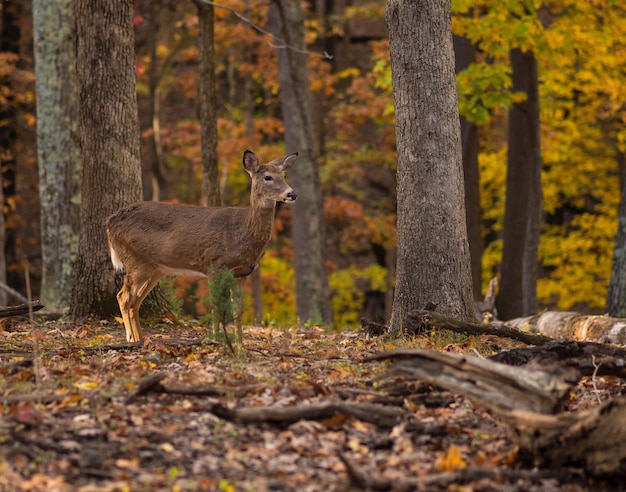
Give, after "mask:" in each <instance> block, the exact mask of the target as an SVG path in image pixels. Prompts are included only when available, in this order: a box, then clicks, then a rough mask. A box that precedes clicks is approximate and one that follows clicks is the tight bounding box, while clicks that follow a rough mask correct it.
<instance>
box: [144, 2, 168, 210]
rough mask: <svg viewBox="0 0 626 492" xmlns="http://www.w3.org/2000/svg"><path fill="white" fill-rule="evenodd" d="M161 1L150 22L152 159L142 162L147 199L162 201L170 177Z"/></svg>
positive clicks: (150, 138) (149, 108)
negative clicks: (160, 45)
mask: <svg viewBox="0 0 626 492" xmlns="http://www.w3.org/2000/svg"><path fill="white" fill-rule="evenodd" d="M162 9H163V6H162V4H161V2H153V3H152V4H151V11H150V16H149V18H148V22H149V25H150V32H149V34H148V43H149V46H150V69H149V74H148V108H147V113H148V114H147V118H146V119H147V121H149V123H150V130H151V131H150V137H149V139H148V158H147V159H146V160H145V161H144V162H142V175H143V182H142V185H143V199H144V200H152V201H155V202H156V201H159V200H162V199H164V198H165V197H166V196H167V189H166V188H167V178H166V176H165V172H164V171H165V162H164V157H163V143H162V141H161V91H160V90H159V84H160V82H161V68H160V66H159V55H158V53H157V48H158V42H159V30H160V27H161V15H162V13H161V10H162Z"/></svg>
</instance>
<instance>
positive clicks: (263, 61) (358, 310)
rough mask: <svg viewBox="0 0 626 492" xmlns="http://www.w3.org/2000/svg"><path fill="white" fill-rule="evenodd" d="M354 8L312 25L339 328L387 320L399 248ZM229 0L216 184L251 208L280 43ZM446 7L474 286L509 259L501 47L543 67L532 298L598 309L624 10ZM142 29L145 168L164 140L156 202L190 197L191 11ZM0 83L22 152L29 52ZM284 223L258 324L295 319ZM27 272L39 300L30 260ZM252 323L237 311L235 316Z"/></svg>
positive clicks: (615, 155)
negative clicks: (461, 58)
mask: <svg viewBox="0 0 626 492" xmlns="http://www.w3.org/2000/svg"><path fill="white" fill-rule="evenodd" d="M355 3H356V4H357V5H355V6H353V7H349V8H346V9H344V10H340V11H338V12H335V13H334V15H333V16H331V17H325V16H323V15H322V14H321V13H320V12H321V11H316V12H312V11H310V10H308V11H307V12H308V18H307V24H306V25H307V42H308V46H309V50H310V56H309V57H308V59H309V63H310V73H311V77H312V79H311V88H312V90H313V92H314V95H315V98H316V111H317V114H316V118H317V126H318V128H319V132H320V140H321V148H322V149H323V154H322V156H321V158H320V162H319V163H318V164H319V165H320V174H321V181H322V185H323V193H324V214H325V218H326V226H327V229H328V231H327V235H328V263H327V265H328V268H329V271H330V278H329V280H330V286H331V290H332V294H333V309H334V319H335V325H336V326H337V327H338V328H345V327H354V326H356V325H358V320H359V318H360V316H361V315H362V314H363V312H364V310H365V309H366V305H369V306H370V307H371V306H375V307H374V308H373V311H371V312H370V313H373V316H374V317H377V318H379V319H382V317H383V315H384V306H382V304H381V303H382V302H383V301H382V299H383V298H384V293H385V292H387V291H388V290H389V288H390V282H392V281H393V271H391V272H389V270H388V268H389V259H388V258H389V254H390V252H391V251H393V249H394V247H395V205H396V204H395V160H396V156H395V136H394V127H393V123H394V108H393V98H392V88H391V76H390V66H389V48H388V43H387V40H386V36H385V33H384V22H385V21H384V4H383V3H382V2H355ZM224 5H225V6H226V7H227V8H216V9H215V19H216V20H215V51H216V78H217V85H218V88H219V89H218V90H219V92H220V94H219V97H218V102H219V108H218V110H219V114H220V118H219V130H218V131H219V143H218V145H219V148H218V150H219V159H220V166H221V171H220V173H221V174H220V188H221V190H220V191H221V196H222V199H223V203H224V204H225V205H236V204H245V203H246V200H247V196H248V192H247V187H248V178H247V175H246V174H245V173H244V172H243V170H242V169H241V164H240V162H241V154H242V152H243V150H245V149H246V148H253V149H254V151H255V152H256V153H257V154H258V155H259V156H261V157H262V158H263V157H264V156H265V157H267V156H271V155H280V154H281V153H283V152H284V151H285V150H286V149H285V148H284V142H283V130H284V129H283V126H282V120H281V114H280V99H279V98H280V93H279V86H278V77H277V66H276V53H275V52H276V48H275V46H276V44H277V42H276V41H275V40H273V39H271V38H270V37H269V36H268V35H267V34H266V33H265V32H264V31H265V29H264V28H263V26H265V25H266V22H267V19H266V15H267V5H266V4H264V3H250V2H245V1H244V0H230V1H228V2H225V3H224ZM233 11H236V12H237V13H239V14H240V15H241V16H243V17H245V18H247V19H250V21H251V24H250V23H246V22H243V21H242V20H241V19H240V18H239V17H238V16H236V15H234V14H233ZM453 11H454V16H453V19H452V26H453V30H454V33H455V34H456V35H458V36H463V37H466V38H467V39H469V40H470V41H471V43H472V44H473V45H474V46H475V47H476V50H477V54H476V60H475V62H474V63H472V64H471V65H470V66H469V67H468V68H467V69H465V70H464V71H462V72H461V73H459V74H458V77H457V82H458V96H459V109H460V112H461V114H462V115H463V116H464V117H465V118H467V119H468V120H470V121H472V122H474V123H476V124H477V125H479V126H480V130H479V135H480V137H479V138H480V152H479V165H480V186H481V190H480V191H481V198H480V204H481V208H482V214H483V215H482V217H483V221H482V231H483V234H482V236H483V243H484V244H483V246H484V256H483V285H485V286H486V284H487V282H488V281H489V280H490V279H491V278H492V277H493V276H494V275H497V274H498V269H499V262H500V258H501V250H502V244H501V229H502V222H503V215H504V196H505V193H504V191H505V190H504V183H505V173H506V145H507V144H506V131H505V126H506V111H507V110H508V108H509V107H510V106H511V105H512V104H513V103H515V102H518V101H520V100H523V98H524V97H525V96H524V94H521V93H515V92H512V91H511V80H510V75H511V68H510V65H509V60H508V52H509V50H510V49H511V48H521V49H522V50H527V49H528V50H532V51H533V52H534V54H535V56H536V58H537V60H538V63H539V77H540V88H541V103H540V104H541V142H542V154H543V155H542V158H543V162H544V168H543V176H542V177H543V193H544V200H543V203H544V226H543V231H542V236H541V243H540V251H539V262H540V265H541V268H542V270H541V275H540V280H539V285H538V295H539V301H540V303H541V304H543V305H544V306H548V307H557V308H559V309H570V308H576V309H582V310H599V309H602V308H603V306H604V302H605V297H606V290H607V286H608V282H609V275H610V268H611V258H612V248H613V239H614V235H615V231H616V228H617V209H618V204H619V198H620V189H621V183H620V179H621V176H622V173H623V166H624V162H626V159H625V157H624V156H625V155H626V124H625V121H626V106H625V104H624V101H625V100H626V82H625V81H626V64H625V63H624V60H625V59H626V44H625V43H626V41H624V40H625V39H626V23H624V22H623V19H624V16H625V14H626V11H625V9H624V6H623V5H622V4H621V3H620V2H616V1H612V0H594V1H588V0H554V1H545V2H542V1H538V0H534V1H531V2H526V1H524V2H522V1H521V0H509V1H507V2H504V3H503V2H501V1H500V0H454V1H453ZM363 22H366V23H368V24H367V25H372V26H382V28H380V29H374V30H372V33H373V34H371V35H370V37H369V38H367V39H365V41H366V44H362V43H361V44H359V45H358V46H357V44H356V41H355V40H354V39H353V38H352V37H351V31H354V29H355V26H358V25H360V23H363ZM134 24H135V30H136V47H137V50H136V53H137V61H136V63H137V69H136V74H137V81H138V85H137V91H138V95H139V114H140V119H141V128H142V134H141V137H142V156H143V160H144V162H145V165H146V168H147V169H148V168H151V167H152V166H153V165H154V162H152V161H153V160H154V159H155V157H154V155H153V154H152V152H151V151H150V142H151V139H152V138H153V137H154V136H155V132H157V133H158V145H159V152H160V157H159V158H160V159H161V161H162V164H163V173H164V176H165V180H166V185H165V186H164V187H163V189H162V190H161V191H162V197H161V199H164V200H168V201H174V202H182V203H199V202H200V194H201V189H200V184H201V164H200V132H199V124H200V123H199V115H198V114H197V87H198V70H197V66H198V50H197V34H198V33H197V30H198V23H197V15H196V9H195V7H194V5H193V3H192V2H188V3H185V2H169V1H163V2H147V1H140V2H137V3H136V17H135V22H134ZM253 26H258V27H260V29H257V28H255V27H253ZM23 36H28V33H24V34H23ZM331 40H334V41H335V46H341V48H342V49H341V50H338V53H336V56H335V58H334V59H333V60H329V59H328V58H325V57H324V56H322V55H323V52H324V50H325V47H326V46H327V43H329V41H331ZM29 74H30V75H29ZM0 78H2V79H3V80H5V81H7V80H10V83H5V84H4V85H2V87H1V91H0V109H3V110H4V111H5V114H6V111H7V110H9V111H15V112H17V114H18V119H19V121H20V122H22V123H23V126H22V129H21V131H20V135H19V138H20V139H21V142H22V143H21V145H22V148H28V147H29V146H28V142H29V139H31V140H30V141H31V143H32V139H33V124H34V116H33V115H34V112H33V97H34V96H33V90H32V59H29V58H28V56H25V57H23V59H21V60H19V63H18V59H17V58H16V55H14V54H9V53H3V54H0ZM151 87H153V88H155V90H154V91H151V90H150V88H151ZM151 98H154V100H151ZM150 106H154V107H155V108H156V115H155V118H156V120H158V125H155V124H154V121H150V120H149V118H148V117H147V114H148V111H147V108H148V107H150ZM31 155H32V154H31ZM28 156H29V152H25V153H24V154H23V156H22V157H21V160H20V161H19V162H18V166H22V167H21V168H20V169H19V173H18V177H17V178H16V179H18V180H21V182H22V183H24V184H22V185H21V187H19V186H18V189H17V192H16V194H15V195H13V196H9V199H8V201H7V202H6V203H5V207H8V208H7V212H8V216H7V224H6V225H7V231H8V234H9V237H13V238H14V239H13V241H14V246H13V247H14V248H17V251H16V252H15V254H14V255H12V256H10V258H9V260H10V261H12V263H11V265H10V267H11V268H12V269H13V270H12V271H15V272H16V278H18V281H19V276H20V275H21V272H23V262H22V259H23V258H25V257H28V258H36V257H37V247H38V243H37V240H36V239H35V238H36V237H37V227H38V225H37V221H36V217H34V214H35V213H36V212H34V210H35V211H36V208H33V207H26V206H25V203H27V202H28V203H30V202H31V201H32V200H34V203H36V197H35V195H34V191H35V190H34V189H33V188H32V187H30V185H27V184H25V183H30V182H33V179H32V176H33V174H34V173H33V170H34V169H35V167H34V165H35V163H34V161H33V159H32V158H29V157H28ZM3 173H4V174H5V177H6V176H8V175H7V174H6V170H3ZM13 184H14V183H7V182H5V184H4V186H5V188H6V187H7V186H10V185H13ZM29 193H30V194H33V197H30V196H29ZM31 198H32V200H31ZM27 208H28V210H27ZM278 213H279V215H278V218H277V221H276V224H277V229H276V234H275V238H274V239H273V240H272V242H271V245H270V249H269V250H268V252H267V254H266V256H265V258H264V259H263V260H262V263H261V267H260V268H261V281H262V286H263V301H264V320H265V323H269V324H272V323H276V324H280V325H291V324H294V323H296V315H295V308H294V305H295V302H294V299H295V288H294V272H293V270H292V261H291V259H292V254H293V252H292V250H291V243H290V212H289V210H287V209H280V210H279V212H278ZM15 238H17V239H15ZM27 238H28V239H27ZM416 240H418V238H417V239H416ZM18 260H19V262H21V263H18ZM31 269H32V270H33V272H32V273H33V276H34V283H35V290H36V285H37V280H38V279H37V269H38V264H37V261H36V260H35V261H34V262H33V264H32V265H31ZM10 271H11V270H10ZM389 274H391V275H389ZM174 285H175V295H176V296H177V297H178V298H179V299H181V300H183V299H184V307H185V308H186V309H187V310H188V311H189V312H191V313H193V314H196V315H202V314H203V313H204V309H205V308H204V307H203V303H202V301H201V299H202V298H204V297H206V294H207V293H206V285H202V284H200V283H190V282H188V281H184V280H178V281H176V283H175V284H174ZM246 288H247V289H248V291H249V289H250V285H247V286H246ZM247 298H248V299H249V296H247ZM251 319H252V306H251V302H249V301H247V302H246V315H245V318H244V322H246V323H249V322H250V321H251Z"/></svg>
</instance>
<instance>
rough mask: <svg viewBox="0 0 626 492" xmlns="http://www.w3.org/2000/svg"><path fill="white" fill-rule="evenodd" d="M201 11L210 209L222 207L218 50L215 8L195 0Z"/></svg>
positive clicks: (201, 91)
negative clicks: (216, 58)
mask: <svg viewBox="0 0 626 492" xmlns="http://www.w3.org/2000/svg"><path fill="white" fill-rule="evenodd" d="M194 2H195V4H196V6H197V7H198V30H199V35H198V49H199V52H200V86H199V88H198V98H199V103H200V104H199V110H200V128H201V130H200V140H201V145H202V199H203V201H204V203H205V205H207V206H219V205H221V198H220V182H219V168H218V156H217V97H216V88H215V49H214V46H213V37H214V35H213V17H214V16H213V5H209V4H207V3H204V2H203V1H202V0H194Z"/></svg>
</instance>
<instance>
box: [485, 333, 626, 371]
mask: <svg viewBox="0 0 626 492" xmlns="http://www.w3.org/2000/svg"><path fill="white" fill-rule="evenodd" d="M489 360H492V361H494V362H501V363H503V364H508V365H511V366H527V365H531V364H532V365H535V366H549V365H553V364H560V365H561V366H564V367H570V368H573V369H576V370H577V371H579V372H580V373H581V374H582V375H584V376H591V375H593V374H594V373H595V374H596V375H599V376H617V377H620V378H626V349H624V348H621V347H616V346H615V345H609V344H606V343H596V342H574V341H560V340H556V341H552V342H549V343H546V344H544V345H541V346H539V347H522V348H518V349H514V350H508V351H506V352H500V353H499V354H496V355H492V356H491V357H489ZM594 361H595V365H594Z"/></svg>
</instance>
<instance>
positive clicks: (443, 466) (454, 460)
mask: <svg viewBox="0 0 626 492" xmlns="http://www.w3.org/2000/svg"><path fill="white" fill-rule="evenodd" d="M435 467H436V468H437V470H439V471H453V470H459V469H461V468H465V467H467V462H466V461H465V460H464V459H463V455H462V452H461V448H459V447H458V446H456V445H454V444H453V445H452V446H450V447H449V448H448V449H447V450H446V451H445V452H444V453H443V454H441V455H440V456H439V458H437V461H436V462H435Z"/></svg>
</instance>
